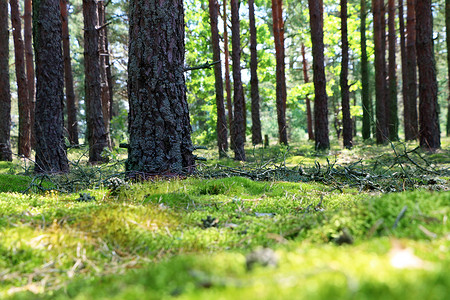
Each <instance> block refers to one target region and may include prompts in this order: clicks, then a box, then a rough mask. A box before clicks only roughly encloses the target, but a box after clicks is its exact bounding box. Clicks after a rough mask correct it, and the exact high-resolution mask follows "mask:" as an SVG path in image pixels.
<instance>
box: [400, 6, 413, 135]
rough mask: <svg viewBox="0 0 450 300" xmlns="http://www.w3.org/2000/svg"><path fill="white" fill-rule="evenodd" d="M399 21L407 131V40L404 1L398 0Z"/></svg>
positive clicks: (408, 121) (404, 118) (404, 113)
mask: <svg viewBox="0 0 450 300" xmlns="http://www.w3.org/2000/svg"><path fill="white" fill-rule="evenodd" d="M398 20H399V24H400V52H401V58H402V95H403V124H404V127H405V139H406V136H407V134H406V131H407V130H408V129H409V128H410V126H411V125H410V123H411V120H410V119H409V117H410V113H409V104H408V95H407V94H408V91H407V90H408V85H407V80H408V79H407V78H408V73H407V71H406V38H405V20H404V17H403V0H398Z"/></svg>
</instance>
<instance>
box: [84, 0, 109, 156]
mask: <svg viewBox="0 0 450 300" xmlns="http://www.w3.org/2000/svg"><path fill="white" fill-rule="evenodd" d="M83 19H84V70H85V94H86V96H85V102H86V123H87V140H88V142H89V162H90V163H94V164H95V163H99V162H102V161H103V160H104V159H103V158H102V156H101V154H102V151H103V149H105V148H106V147H108V138H107V136H108V133H107V131H106V128H105V122H104V115H103V105H102V89H101V77H100V76H101V74H100V72H101V70H100V55H99V33H98V30H97V27H98V24H99V23H98V9H97V2H96V0H83Z"/></svg>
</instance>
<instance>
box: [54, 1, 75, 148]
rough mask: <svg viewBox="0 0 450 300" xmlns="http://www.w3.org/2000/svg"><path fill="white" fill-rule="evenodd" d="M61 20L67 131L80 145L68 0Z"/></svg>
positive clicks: (63, 5) (62, 7)
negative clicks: (71, 57) (71, 55)
mask: <svg viewBox="0 0 450 300" xmlns="http://www.w3.org/2000/svg"><path fill="white" fill-rule="evenodd" d="M59 4H60V10H61V22H62V47H63V59H64V82H65V86H66V106H67V132H68V134H69V143H70V144H71V145H78V144H79V141H78V122H77V106H76V104H75V103H76V102H75V92H74V88H73V75H72V62H71V59H70V40H69V37H70V36H69V18H68V11H67V5H68V1H67V0H60V2H59Z"/></svg>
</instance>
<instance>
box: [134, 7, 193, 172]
mask: <svg viewBox="0 0 450 300" xmlns="http://www.w3.org/2000/svg"><path fill="white" fill-rule="evenodd" d="M129 11H130V43H129V54H130V55H129V61H128V98H129V102H130V111H129V118H128V119H129V126H128V131H129V133H130V145H129V148H128V161H127V163H126V169H127V171H128V172H132V173H137V174H139V173H144V177H145V174H148V173H150V174H169V175H170V174H183V173H191V172H193V171H194V168H195V166H194V164H195V161H194V155H193V154H192V151H193V146H192V141H191V133H190V132H191V125H190V122H189V110H188V104H187V100H186V84H185V79H184V52H185V47H184V8H183V1H182V0H173V1H158V0H148V1H147V0H131V1H130V10H129ZM143 24H145V25H143ZM149 54H151V55H149Z"/></svg>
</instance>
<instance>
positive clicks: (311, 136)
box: [302, 43, 314, 141]
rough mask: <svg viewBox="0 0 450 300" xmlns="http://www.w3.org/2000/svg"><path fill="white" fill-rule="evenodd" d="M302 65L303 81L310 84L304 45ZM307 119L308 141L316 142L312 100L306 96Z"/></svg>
mask: <svg viewBox="0 0 450 300" xmlns="http://www.w3.org/2000/svg"><path fill="white" fill-rule="evenodd" d="M302 65H303V79H304V81H305V83H309V77H308V63H307V61H306V51H305V44H304V43H302ZM306 118H307V124H308V139H309V140H310V141H313V140H314V130H313V122H312V115H311V100H309V97H308V96H306Z"/></svg>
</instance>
